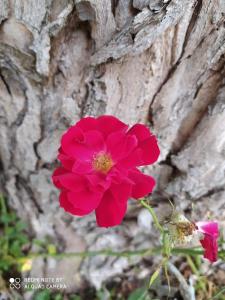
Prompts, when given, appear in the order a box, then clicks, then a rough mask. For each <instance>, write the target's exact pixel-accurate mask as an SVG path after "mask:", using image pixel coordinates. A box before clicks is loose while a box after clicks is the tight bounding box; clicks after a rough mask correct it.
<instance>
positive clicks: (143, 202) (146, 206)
mask: <svg viewBox="0 0 225 300" xmlns="http://www.w3.org/2000/svg"><path fill="white" fill-rule="evenodd" d="M141 204H142V205H143V206H144V207H145V208H147V210H148V211H149V212H150V214H151V216H152V219H153V222H154V224H155V227H156V228H157V229H158V230H159V231H160V232H161V233H162V234H163V233H164V229H163V227H162V226H161V225H160V223H159V220H158V218H157V215H156V214H155V212H154V209H153V208H152V207H151V206H150V205H149V204H147V203H146V202H145V201H144V200H141Z"/></svg>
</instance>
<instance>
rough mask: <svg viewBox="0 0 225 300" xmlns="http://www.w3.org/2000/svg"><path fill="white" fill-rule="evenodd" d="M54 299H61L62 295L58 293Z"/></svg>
mask: <svg viewBox="0 0 225 300" xmlns="http://www.w3.org/2000/svg"><path fill="white" fill-rule="evenodd" d="M54 300H63V296H62V295H60V294H57V295H55V297H54Z"/></svg>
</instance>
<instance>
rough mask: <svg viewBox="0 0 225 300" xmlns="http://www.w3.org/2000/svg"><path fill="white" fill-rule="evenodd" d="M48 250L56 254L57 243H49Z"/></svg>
mask: <svg viewBox="0 0 225 300" xmlns="http://www.w3.org/2000/svg"><path fill="white" fill-rule="evenodd" d="M47 250H48V253H49V254H50V255H54V254H56V252H57V251H56V247H55V245H53V244H49V245H48V246H47Z"/></svg>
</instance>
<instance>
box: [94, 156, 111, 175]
mask: <svg viewBox="0 0 225 300" xmlns="http://www.w3.org/2000/svg"><path fill="white" fill-rule="evenodd" d="M92 165H93V168H94V169H95V170H96V171H98V172H101V173H104V174H107V173H108V172H109V170H110V169H111V168H112V166H113V160H112V158H111V156H110V155H109V154H107V153H101V152H100V153H98V154H97V155H95V156H94V159H93V162H92Z"/></svg>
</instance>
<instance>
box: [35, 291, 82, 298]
mask: <svg viewBox="0 0 225 300" xmlns="http://www.w3.org/2000/svg"><path fill="white" fill-rule="evenodd" d="M34 300H63V295H62V294H60V293H57V294H55V293H54V292H52V291H51V290H48V289H45V290H42V291H37V292H36V293H35V295H34ZM70 300H80V298H77V299H76V298H70Z"/></svg>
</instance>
